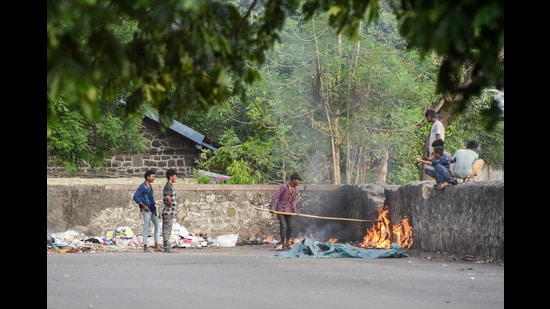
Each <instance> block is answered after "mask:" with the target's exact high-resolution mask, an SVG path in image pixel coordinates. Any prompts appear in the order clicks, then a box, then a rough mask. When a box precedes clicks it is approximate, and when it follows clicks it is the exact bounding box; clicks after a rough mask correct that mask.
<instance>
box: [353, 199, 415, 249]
mask: <svg viewBox="0 0 550 309" xmlns="http://www.w3.org/2000/svg"><path fill="white" fill-rule="evenodd" d="M376 210H377V211H378V222H375V223H373V224H372V226H371V228H370V229H367V234H366V235H365V237H364V238H363V241H362V242H361V243H360V244H359V246H360V247H362V248H377V249H389V248H390V245H391V243H392V242H395V243H397V244H398V245H399V246H401V248H403V249H409V248H410V247H411V246H412V244H413V237H412V226H410V225H409V219H408V218H407V217H405V218H403V219H401V221H400V222H399V224H397V225H396V226H394V227H393V228H391V229H390V219H389V218H388V216H389V213H390V210H389V207H388V206H387V205H385V206H384V207H379V208H377V209H376ZM394 238H395V241H394Z"/></svg>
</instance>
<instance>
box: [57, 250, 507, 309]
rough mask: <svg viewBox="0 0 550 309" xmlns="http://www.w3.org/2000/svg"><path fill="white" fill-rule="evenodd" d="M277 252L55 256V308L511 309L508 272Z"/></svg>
mask: <svg viewBox="0 0 550 309" xmlns="http://www.w3.org/2000/svg"><path fill="white" fill-rule="evenodd" d="M276 253H277V252H276V251H274V249H273V248H272V247H271V246H237V247H233V248H211V247H209V248H203V249H196V248H187V249H179V252H178V253H174V254H166V253H143V252H141V250H137V249H133V250H130V251H125V252H86V253H48V254H47V308H51V309H57V308H59V309H62V308H63V309H65V308H71V309H78V308H96V309H103V308H117V309H124V308H131V309H137V308H153V309H164V308H178V309H182V308H201V309H203V308H204V309H208V308H216V309H217V308H235V309H248V308H254V309H257V308H285V309H288V308H315V309H320V308H362V309H363V308H375V309H376V308H383V309H392V308H403V309H415V308H419V309H420V308H421V309H430V308H436V309H441V308H443V309H454V308H461V309H462V308H468V309H475V308H483V309H491V308H504V266H502V265H497V264H492V263H488V264H485V263H484V264H474V263H457V262H437V261H430V260H426V259H421V258H419V257H408V258H375V259H364V258H291V259H281V258H275V254H276Z"/></svg>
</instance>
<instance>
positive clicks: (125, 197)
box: [46, 177, 504, 259]
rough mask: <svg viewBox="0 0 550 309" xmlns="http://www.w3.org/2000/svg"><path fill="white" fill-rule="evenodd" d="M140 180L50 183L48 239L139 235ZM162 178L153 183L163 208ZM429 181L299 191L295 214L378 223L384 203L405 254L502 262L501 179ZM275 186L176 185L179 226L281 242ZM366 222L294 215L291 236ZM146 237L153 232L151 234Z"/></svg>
mask: <svg viewBox="0 0 550 309" xmlns="http://www.w3.org/2000/svg"><path fill="white" fill-rule="evenodd" d="M142 181H143V179H142V178H141V179H138V178H136V179H131V182H132V183H127V184H116V183H109V179H105V180H104V181H103V182H96V183H93V184H83V183H80V182H78V181H75V180H72V181H70V182H68V183H61V182H59V181H57V182H56V181H54V179H48V186H47V213H46V216H47V237H49V236H50V235H51V234H52V233H58V232H64V231H67V230H76V231H78V232H80V233H83V234H85V235H88V236H92V237H93V236H105V235H106V233H107V232H108V231H113V230H114V229H115V228H116V227H119V226H128V227H130V228H131V229H132V231H133V232H134V234H136V235H140V234H141V229H142V226H143V221H142V218H141V214H140V212H139V210H138V207H137V206H136V205H135V203H134V202H133V200H132V195H133V193H134V192H135V190H136V189H137V186H138V185H139V184H140V183H141V182H142ZM164 183H165V180H164V179H163V180H161V178H160V177H159V178H157V181H156V182H155V183H154V184H153V189H154V193H155V197H156V200H157V205H162V197H161V192H162V187H163V185H164ZM433 184H434V182H433V181H418V182H412V183H409V184H406V185H403V186H396V185H392V186H390V185H375V184H369V185H363V186H348V185H302V186H300V195H299V200H298V205H299V209H300V212H302V213H304V214H309V215H313V216H319V217H334V218H354V219H361V220H376V219H377V216H378V212H377V208H379V207H383V206H384V205H388V207H389V210H390V215H391V223H392V228H393V226H396V225H398V224H399V222H400V221H401V220H402V219H403V218H407V219H408V220H409V222H410V224H411V225H412V226H413V237H414V241H413V245H412V247H411V248H410V249H416V250H423V251H441V252H448V253H450V254H471V255H476V256H487V257H493V258H499V259H503V258H504V181H503V180H501V181H477V182H470V183H464V184H459V185H457V186H448V187H446V188H445V189H443V190H435V189H434V188H433ZM278 187H279V186H278V185H215V184H207V185H199V184H188V183H180V182H178V183H176V185H175V189H176V192H177V194H178V207H179V212H178V213H177V222H178V223H179V224H181V225H183V226H185V227H186V228H187V229H188V230H189V231H190V232H194V233H198V232H202V231H205V232H207V233H208V234H209V235H211V236H213V237H216V236H218V235H223V234H233V233H237V234H239V240H238V241H239V242H243V241H245V240H248V239H264V238H265V237H266V236H268V235H273V236H274V238H275V239H280V237H279V235H278V233H279V227H278V221H277V218H276V215H274V214H270V213H269V212H267V206H268V203H269V199H270V197H271V195H272V194H273V192H275V190H277V189H278ZM371 226H372V222H351V221H345V220H325V219H318V218H308V217H301V216H299V217H296V223H295V230H296V231H295V237H298V238H304V237H305V236H307V235H310V234H312V235H314V237H315V238H316V239H319V240H321V241H326V240H328V239H329V238H337V239H338V241H339V242H347V241H350V242H359V241H361V240H362V239H363V237H364V236H365V232H366V230H367V229H369V228H370V227H371ZM150 233H152V227H151V231H150Z"/></svg>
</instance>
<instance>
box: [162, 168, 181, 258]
mask: <svg viewBox="0 0 550 309" xmlns="http://www.w3.org/2000/svg"><path fill="white" fill-rule="evenodd" d="M166 180H167V181H166V184H165V185H164V188H163V190H162V196H163V203H164V209H162V241H163V245H164V252H166V253H174V252H176V251H174V250H171V249H170V247H171V246H170V235H171V234H172V224H174V217H175V216H176V213H177V209H178V202H177V201H176V190H174V183H175V182H176V181H177V180H178V174H177V172H176V170H175V169H173V168H170V169H168V170H167V171H166Z"/></svg>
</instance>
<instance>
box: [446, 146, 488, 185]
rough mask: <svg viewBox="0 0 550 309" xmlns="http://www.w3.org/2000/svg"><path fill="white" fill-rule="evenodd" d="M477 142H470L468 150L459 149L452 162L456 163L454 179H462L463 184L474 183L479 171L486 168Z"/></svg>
mask: <svg viewBox="0 0 550 309" xmlns="http://www.w3.org/2000/svg"><path fill="white" fill-rule="evenodd" d="M477 147H478V144H477V142H476V141H469V142H468V143H467V144H466V149H458V150H457V151H456V152H455V154H454V156H453V159H452V161H451V163H455V166H454V177H455V178H457V179H460V178H462V182H467V181H473V180H474V177H475V176H477V174H478V173H479V171H480V170H481V169H482V168H483V166H485V161H483V159H480V158H479V154H478V153H477Z"/></svg>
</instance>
